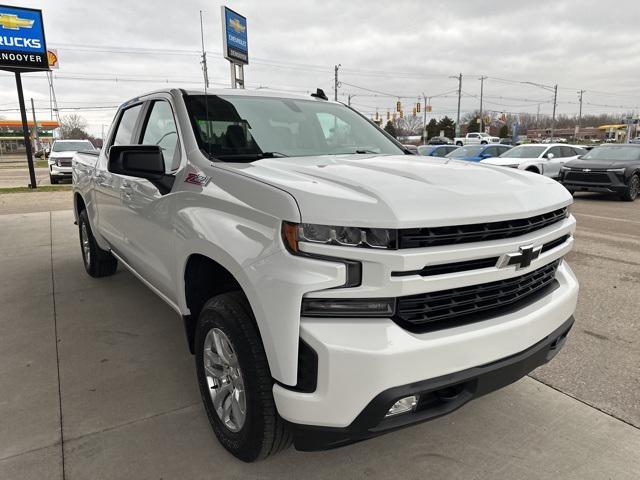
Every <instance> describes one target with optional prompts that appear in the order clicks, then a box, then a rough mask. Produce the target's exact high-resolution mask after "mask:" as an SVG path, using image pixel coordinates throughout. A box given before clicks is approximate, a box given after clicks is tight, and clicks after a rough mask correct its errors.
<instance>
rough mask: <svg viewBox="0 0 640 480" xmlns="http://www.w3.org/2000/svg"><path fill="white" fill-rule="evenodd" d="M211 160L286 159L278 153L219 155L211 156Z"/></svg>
mask: <svg viewBox="0 0 640 480" xmlns="http://www.w3.org/2000/svg"><path fill="white" fill-rule="evenodd" d="M212 157H213V158H215V159H217V160H222V161H225V160H227V161H234V160H235V161H242V160H249V161H253V160H260V159H262V158H282V157H288V155H285V154H284V153H280V152H251V153H219V154H217V155H212Z"/></svg>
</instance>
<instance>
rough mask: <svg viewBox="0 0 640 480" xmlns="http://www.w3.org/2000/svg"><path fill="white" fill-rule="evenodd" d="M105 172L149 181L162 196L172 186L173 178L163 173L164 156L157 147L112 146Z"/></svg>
mask: <svg viewBox="0 0 640 480" xmlns="http://www.w3.org/2000/svg"><path fill="white" fill-rule="evenodd" d="M107 170H109V171H110V172H111V173H116V174H118V175H127V176H129V177H137V178H144V179H146V180H149V181H150V182H151V183H152V184H153V185H155V186H156V187H157V188H158V190H159V191H160V193H161V194H162V195H164V194H166V193H169V192H170V191H171V187H172V186H173V181H174V177H173V175H167V174H166V173H165V171H164V156H163V155H162V149H161V148H160V147H159V146H157V145H114V146H112V147H111V148H110V149H109V159H108V162H107Z"/></svg>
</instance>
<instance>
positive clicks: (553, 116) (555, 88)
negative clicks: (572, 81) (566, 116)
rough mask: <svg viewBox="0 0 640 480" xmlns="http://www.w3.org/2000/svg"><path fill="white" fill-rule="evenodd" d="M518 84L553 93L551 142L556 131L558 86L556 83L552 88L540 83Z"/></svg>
mask: <svg viewBox="0 0 640 480" xmlns="http://www.w3.org/2000/svg"><path fill="white" fill-rule="evenodd" d="M520 83H525V84H527V85H533V86H534V87H538V88H542V89H544V90H547V91H549V92H553V114H552V115H551V141H553V136H554V133H555V130H556V106H557V105H558V84H557V83H556V84H555V85H554V86H551V85H544V84H542V83H534V82H520Z"/></svg>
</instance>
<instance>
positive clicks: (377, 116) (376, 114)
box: [376, 110, 378, 120]
mask: <svg viewBox="0 0 640 480" xmlns="http://www.w3.org/2000/svg"><path fill="white" fill-rule="evenodd" d="M376 120H378V111H377V110H376Z"/></svg>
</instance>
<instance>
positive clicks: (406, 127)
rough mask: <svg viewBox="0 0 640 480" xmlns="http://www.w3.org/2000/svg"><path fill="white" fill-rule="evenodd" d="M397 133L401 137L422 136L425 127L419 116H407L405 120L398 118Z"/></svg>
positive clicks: (396, 122)
mask: <svg viewBox="0 0 640 480" xmlns="http://www.w3.org/2000/svg"><path fill="white" fill-rule="evenodd" d="M395 127H396V132H397V133H398V135H399V136H401V137H404V136H409V135H422V129H423V128H424V125H423V123H422V118H421V117H419V116H417V115H416V116H415V117H414V116H413V115H405V116H404V118H399V117H398V118H396V121H395Z"/></svg>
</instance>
